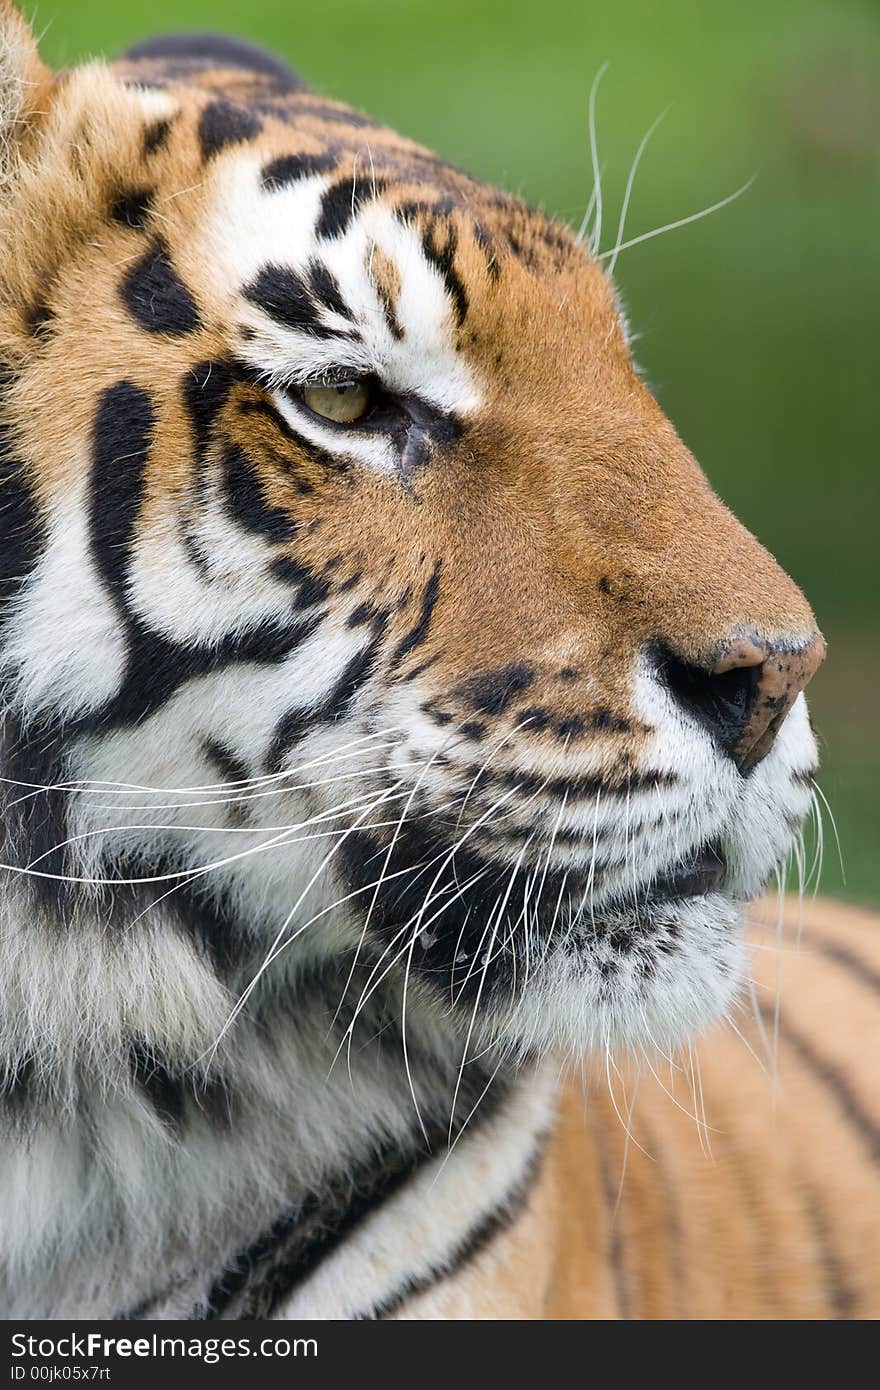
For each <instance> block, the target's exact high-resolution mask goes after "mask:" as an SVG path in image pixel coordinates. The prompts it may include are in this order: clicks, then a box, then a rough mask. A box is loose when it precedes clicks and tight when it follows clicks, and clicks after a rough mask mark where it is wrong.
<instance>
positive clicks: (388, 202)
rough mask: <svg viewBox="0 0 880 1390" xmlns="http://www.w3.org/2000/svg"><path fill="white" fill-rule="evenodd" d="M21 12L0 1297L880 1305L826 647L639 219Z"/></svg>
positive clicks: (651, 1308) (0, 313)
mask: <svg viewBox="0 0 880 1390" xmlns="http://www.w3.org/2000/svg"><path fill="white" fill-rule="evenodd" d="M0 33H2V47H0V242H2V258H0V429H2V433H0V682H2V732H0V776H2V781H0V788H2V791H0V796H2V874H0V961H2V964H0V978H2V1010H0V1113H2V1138H0V1211H2V1236H0V1291H2V1292H0V1309H2V1312H3V1315H4V1316H5V1317H6V1318H7V1319H13V1320H14V1319H23V1318H27V1319H30V1318H40V1319H73V1320H85V1319H116V1320H143V1321H152V1320H163V1319H171V1320H195V1321H210V1320H252V1319H253V1320H263V1319H269V1320H272V1319H276V1320H299V1319H304V1320H306V1319H319V1320H331V1319H340V1320H362V1319H371V1320H431V1319H445V1320H494V1319H499V1320H500V1319H513V1320H592V1319H596V1320H600V1319H652V1318H657V1319H666V1318H669V1319H691V1318H693V1319H698V1318H709V1319H713V1318H717V1319H736V1318H752V1317H755V1318H762V1317H766V1318H773V1317H779V1318H782V1317H785V1318H788V1317H792V1318H829V1319H830V1318H837V1317H841V1318H856V1317H869V1316H872V1315H873V1316H876V1314H877V1312H878V1303H877V1288H878V1280H877V1273H878V1270H877V1252H878V1250H880V1240H878V1239H877V1237H878V1229H877V1228H878V1211H880V1203H878V1187H877V1180H876V1165H877V1160H878V1157H880V1148H878V1118H877V1115H878V1110H877V1100H878V1097H877V1087H876V1084H875V1078H872V1065H871V1047H870V1042H871V1040H872V1039H874V1040H876V1038H877V1036H878V1013H877V989H878V980H880V954H878V946H877V942H876V930H875V928H874V925H873V922H872V921H871V920H870V917H869V915H868V914H860V913H859V912H858V911H857V910H855V909H845V908H842V907H836V906H834V905H833V904H829V903H824V902H823V901H822V900H821V899H819V900H817V901H816V902H815V903H813V904H812V905H811V904H809V903H808V902H805V903H804V904H802V907H801V908H799V906H798V902H797V900H796V899H795V900H792V901H786V900H785V899H784V898H782V899H780V902H781V904H782V906H781V910H780V913H779V914H777V910H776V907H775V906H773V905H772V903H770V901H769V900H767V899H761V894H762V892H763V890H764V889H765V887H766V885H767V884H768V882H770V881H771V879H772V878H773V875H774V873H777V872H778V866H779V865H780V864H783V863H784V862H785V861H786V860H787V858H788V856H790V855H791V854H792V853H798V845H799V839H798V837H799V835H800V833H801V827H802V825H803V823H804V819H805V817H806V816H807V815H808V814H809V813H810V811H811V807H812V806H813V803H814V796H815V791H814V778H815V774H816V769H817V749H816V741H815V738H814V735H813V732H812V729H811V725H810V720H809V716H808V713H807V707H806V703H805V698H804V695H803V690H804V687H805V685H806V684H807V682H808V681H809V679H810V678H811V676H812V675H813V674H814V672H815V671H816V669H817V668H818V666H819V665H820V663H821V661H822V659H823V656H824V653H825V643H824V639H823V637H822V635H821V633H820V632H819V629H818V627H817V625H816V621H815V618H814V616H813V614H812V611H811V609H810V607H809V606H808V604H807V602H806V600H805V598H804V597H803V595H802V594H801V592H800V590H799V589H798V588H797V586H796V585H795V583H794V582H793V581H792V580H791V579H790V578H789V577H788V576H787V575H786V574H785V573H783V571H782V570H781V569H780V568H779V567H778V565H777V564H776V562H775V561H774V560H773V559H772V558H771V556H770V555H769V553H768V552H767V551H766V550H765V549H763V548H762V547H761V545H760V544H759V543H758V542H757V541H756V540H755V539H754V538H753V537H752V536H751V535H750V534H749V533H748V532H747V531H746V530H745V528H744V527H743V526H742V525H741V524H740V523H739V522H738V521H737V520H736V519H735V518H734V516H733V515H732V514H731V512H730V511H728V510H727V509H726V507H725V506H724V505H723V503H722V502H721V501H720V500H719V498H718V497H717V496H716V494H715V493H714V492H713V491H712V489H711V487H710V485H709V483H708V481H707V480H706V478H705V476H704V474H703V473H702V471H701V470H700V467H699V465H698V464H697V462H696V460H695V459H694V457H693V456H692V455H691V453H690V452H689V451H688V449H687V448H686V447H685V445H684V444H683V443H682V442H681V440H680V439H679V437H678V435H677V434H676V433H675V430H674V429H673V427H672V425H671V424H670V423H669V421H668V420H667V419H666V417H665V416H664V414H663V413H662V411H661V409H660V406H659V405H658V403H657V401H656V400H655V398H654V396H653V394H652V393H651V390H650V389H649V387H648V385H647V384H646V382H645V381H644V379H643V377H642V375H641V374H640V372H639V370H638V368H637V366H636V365H635V363H634V359H633V354H632V346H631V334H630V330H629V328H628V325H627V321H626V318H625V315H624V312H623V310H622V307H621V304H620V296H619V292H618V290H617V289H616V287H615V285H614V283H613V282H612V280H611V278H610V276H609V274H608V273H607V270H606V265H605V262H606V260H607V257H605V258H604V259H603V253H602V252H601V250H600V248H599V246H598V245H597V244H595V239H592V240H591V239H590V238H585V237H582V236H578V235H576V234H575V233H574V232H573V231H571V230H570V229H569V228H568V227H567V226H565V225H563V224H562V223H561V222H558V221H555V220H553V219H552V218H551V217H549V216H548V215H546V214H545V213H544V212H542V211H539V210H536V209H534V208H532V207H530V206H528V205H526V204H525V203H524V202H523V201H521V200H519V199H518V198H516V197H514V196H512V195H509V194H508V193H506V192H503V191H501V190H499V189H496V188H494V187H491V186H489V185H487V184H486V183H484V182H481V181H480V180H478V179H476V178H474V177H471V176H470V175H469V174H467V173H465V172H463V171H462V170H460V169H458V168H456V167H453V166H451V165H450V164H448V163H446V162H444V161H443V160H442V159H440V158H439V157H438V156H436V155H434V154H432V153H431V152H430V151H429V150H427V149H425V148H424V147H422V146H421V145H419V144H417V143H416V142H414V141H411V140H409V139H406V138H404V137H401V136H399V135H397V134H395V133H394V132H393V131H391V130H389V129H387V128H385V127H384V126H383V125H381V124H378V123H376V122H374V121H373V120H371V119H370V118H369V117H368V116H366V115H364V114H362V113H360V112H359V111H356V110H353V109H351V108H349V107H348V106H345V105H343V104H341V103H338V102H336V101H334V100H329V99H325V98H324V97H321V96H319V95H317V94H316V93H315V92H314V91H312V90H311V89H310V88H309V87H308V86H307V85H306V84H305V83H304V82H303V81H302V80H301V79H300V78H299V77H298V76H297V75H296V74H295V73H294V72H293V71H292V70H291V69H290V68H289V67H288V66H287V65H286V63H284V62H282V61H281V60H280V59H279V58H276V57H274V56H272V55H271V54H268V53H266V52H264V51H262V50H261V49H257V48H254V47H252V46H250V45H248V44H246V43H245V42H244V41H239V40H235V39H227V38H223V37H219V36H216V35H211V34H195V35H172V36H168V37H160V38H157V39H154V40H149V41H145V42H143V43H140V44H138V45H136V46H135V47H133V48H130V49H129V50H128V51H127V52H126V53H125V54H123V55H122V57H120V58H119V59H117V60H116V61H114V62H110V63H107V62H103V61H96V62H90V63H86V64H84V65H81V66H77V67H74V68H72V69H69V70H64V71H60V72H57V73H56V72H52V71H50V70H49V68H48V67H47V66H46V65H45V64H44V62H43V60H42V58H41V57H40V55H39V52H38V47H37V44H36V42H35V39H34V37H33V35H32V33H31V31H30V29H29V28H28V26H27V25H26V23H25V21H24V19H23V18H22V16H21V15H20V13H19V12H18V11H17V10H16V9H15V8H14V7H13V5H12V4H11V3H10V0H0ZM756 900H757V901H758V902H759V906H758V907H757V908H749V906H748V905H749V904H750V903H753V902H755V901H756ZM750 912H751V913H752V915H753V916H754V917H755V921H754V922H753V924H752V926H751V927H749V914H750ZM761 919H763V926H762V924H761ZM750 942H751V943H752V946H751V947H750V945H749V943H750ZM762 945H763V948H764V949H763V950H762ZM750 953H751V955H752V956H753V957H754V960H753V962H752V963H751V964H750V963H749V962H750ZM798 972H799V973H798ZM776 973H782V974H784V975H785V983H786V989H785V990H784V991H783V1006H782V1011H781V1013H779V1012H777V1005H776V1003H775V1002H774V1001H775V1000H777V999H778V998H779V991H778V989H777V985H776V978H775V976H776ZM750 999H751V1000H752V1001H753V1003H754V1008H753V1009H751V1010H750V1008H749V1007H748V1001H749V1000H750ZM728 1024H729V1026H728ZM704 1035H705V1036H704ZM636 1092H638V1095H637V1094H636Z"/></svg>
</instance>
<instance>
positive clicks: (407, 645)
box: [391, 560, 443, 670]
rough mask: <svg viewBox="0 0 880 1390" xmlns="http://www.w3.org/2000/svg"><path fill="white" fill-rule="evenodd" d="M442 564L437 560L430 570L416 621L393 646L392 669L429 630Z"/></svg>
mask: <svg viewBox="0 0 880 1390" xmlns="http://www.w3.org/2000/svg"><path fill="white" fill-rule="evenodd" d="M442 564H443V561H442V560H438V561H437V563H436V564H435V565H434V568H433V570H432V571H431V577H430V579H429V580H428V582H427V584H426V585H425V588H424V592H423V593H422V607H421V612H420V613H419V618H418V622H417V623H416V624H415V626H414V627H413V628H411V629H410V631H409V632H408V633H407V634H406V636H405V637H404V638H403V640H402V641H401V642H400V643H399V644H398V645H397V647H396V648H395V651H394V653H393V655H392V658H391V669H392V670H394V669H395V668H396V667H398V666H399V665H400V663H401V662H402V661H404V660H405V659H406V657H408V656H409V655H410V653H411V652H414V651H415V650H416V648H417V647H420V646H421V645H422V643H423V642H424V641H425V639H426V637H427V636H428V633H429V632H430V631H431V619H432V618H433V616H434V609H435V607H436V605H437V599H438V598H439V597H440V569H441V567H442Z"/></svg>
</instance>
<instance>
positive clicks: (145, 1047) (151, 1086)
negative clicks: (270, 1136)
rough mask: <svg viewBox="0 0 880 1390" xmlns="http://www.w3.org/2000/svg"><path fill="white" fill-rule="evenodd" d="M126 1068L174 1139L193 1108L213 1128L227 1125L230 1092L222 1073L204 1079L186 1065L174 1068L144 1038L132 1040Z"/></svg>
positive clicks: (229, 1118) (222, 1127) (230, 1116)
mask: <svg viewBox="0 0 880 1390" xmlns="http://www.w3.org/2000/svg"><path fill="white" fill-rule="evenodd" d="M129 1068H130V1071H131V1076H132V1080H133V1081H134V1083H135V1085H136V1086H137V1087H138V1089H139V1090H140V1092H141V1093H142V1095H143V1096H144V1097H145V1098H146V1099H147V1100H148V1101H149V1103H150V1105H151V1106H152V1107H153V1109H154V1110H155V1112H156V1114H157V1115H158V1116H159V1119H160V1120H161V1121H162V1124H163V1125H164V1126H165V1128H166V1129H167V1130H168V1131H169V1133H170V1134H172V1135H173V1136H174V1137H175V1138H180V1137H181V1136H182V1135H183V1131H184V1126H185V1122H186V1121H187V1119H188V1118H190V1116H191V1115H192V1114H193V1113H194V1112H195V1110H196V1109H197V1110H198V1112H199V1113H200V1114H201V1115H203V1116H204V1118H205V1119H206V1120H207V1121H208V1123H210V1125H211V1126H212V1128H214V1129H220V1130H225V1129H228V1128H229V1126H230V1124H231V1118H232V1111H231V1094H230V1091H229V1088H228V1086H227V1084H226V1082H225V1080H224V1079H223V1078H222V1077H221V1076H219V1075H218V1076H212V1077H210V1078H207V1079H206V1078H204V1077H200V1076H198V1075H197V1074H196V1073H195V1072H193V1071H192V1070H191V1069H189V1068H186V1069H182V1070H181V1069H179V1068H177V1067H173V1066H172V1065H171V1064H170V1063H169V1062H168V1060H167V1059H166V1058H165V1057H164V1056H163V1055H162V1052H161V1051H160V1049H159V1048H157V1047H155V1046H154V1045H153V1044H151V1043H147V1042H145V1041H143V1040H139V1041H137V1042H134V1043H132V1045H131V1047H130V1049H129Z"/></svg>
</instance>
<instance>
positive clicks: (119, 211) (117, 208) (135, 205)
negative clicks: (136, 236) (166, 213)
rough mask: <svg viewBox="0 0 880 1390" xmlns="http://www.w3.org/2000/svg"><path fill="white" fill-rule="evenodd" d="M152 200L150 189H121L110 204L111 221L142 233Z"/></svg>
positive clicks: (148, 216)
mask: <svg viewBox="0 0 880 1390" xmlns="http://www.w3.org/2000/svg"><path fill="white" fill-rule="evenodd" d="M152 200H153V189H152V188H126V189H123V190H122V192H120V193H117V195H116V197H115V198H114V199H113V202H112V203H111V204H110V218H111V221H113V222H118V223H119V224H120V225H121V226H123V227H130V228H131V229H132V230H133V231H138V232H140V231H143V229H144V227H146V225H147V223H148V221H149V218H150V211H151V204H152Z"/></svg>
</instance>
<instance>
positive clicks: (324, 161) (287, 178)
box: [261, 153, 338, 193]
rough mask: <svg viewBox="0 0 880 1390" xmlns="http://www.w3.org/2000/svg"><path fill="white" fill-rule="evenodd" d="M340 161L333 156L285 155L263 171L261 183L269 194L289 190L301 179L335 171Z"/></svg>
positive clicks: (271, 162) (272, 161)
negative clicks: (281, 189) (283, 189)
mask: <svg viewBox="0 0 880 1390" xmlns="http://www.w3.org/2000/svg"><path fill="white" fill-rule="evenodd" d="M337 163H338V160H337V158H336V156H335V155H333V154H329V153H327V154H283V155H280V156H279V157H278V159H273V160H271V161H270V162H269V163H268V164H267V165H266V166H265V168H264V169H263V172H262V175H261V183H262V185H263V188H264V189H265V191H266V192H267V193H275V192H277V191H278V189H280V188H287V187H288V186H289V185H290V184H292V183H298V182H299V180H300V179H310V178H313V177H314V176H315V174H326V173H329V172H330V170H331V169H335V168H336V165H337Z"/></svg>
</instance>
